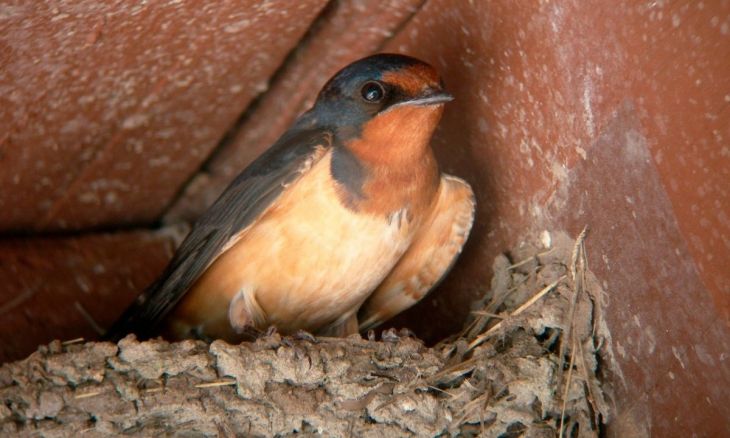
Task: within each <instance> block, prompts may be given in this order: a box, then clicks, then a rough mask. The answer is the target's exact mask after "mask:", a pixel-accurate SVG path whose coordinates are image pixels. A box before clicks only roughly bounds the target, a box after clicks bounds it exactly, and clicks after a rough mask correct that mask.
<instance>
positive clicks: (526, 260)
mask: <svg viewBox="0 0 730 438" xmlns="http://www.w3.org/2000/svg"><path fill="white" fill-rule="evenodd" d="M553 251H555V248H550V249H549V250H547V251H543V252H541V253H538V254H535V255H533V256H530V257H528V258H526V259H524V260H522V261H519V262H517V263H515V264H514V265H509V266H507V269H508V270H512V269H515V268H519V267H520V266H522V265H525V264H527V263H530V262H531V261H533V260H539V259H540V257H542V256H546V255H548V254H550V253H551V252H553Z"/></svg>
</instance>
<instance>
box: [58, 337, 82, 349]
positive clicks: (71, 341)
mask: <svg viewBox="0 0 730 438" xmlns="http://www.w3.org/2000/svg"><path fill="white" fill-rule="evenodd" d="M81 342H84V338H74V339H69V340H68V341H63V342H61V345H63V346H64V347H65V346H66V345H73V344H79V343H81Z"/></svg>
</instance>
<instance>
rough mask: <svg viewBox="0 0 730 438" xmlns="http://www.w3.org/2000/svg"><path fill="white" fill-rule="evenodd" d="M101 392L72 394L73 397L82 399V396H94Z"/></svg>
mask: <svg viewBox="0 0 730 438" xmlns="http://www.w3.org/2000/svg"><path fill="white" fill-rule="evenodd" d="M101 393H102V391H93V392H87V393H85V394H77V395H74V398H75V399H76V400H79V399H82V398H89V397H95V396H97V395H99V394H101Z"/></svg>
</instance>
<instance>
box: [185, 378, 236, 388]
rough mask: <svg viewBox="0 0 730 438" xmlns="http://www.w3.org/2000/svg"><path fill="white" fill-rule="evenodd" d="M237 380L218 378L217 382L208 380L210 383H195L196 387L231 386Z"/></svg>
mask: <svg viewBox="0 0 730 438" xmlns="http://www.w3.org/2000/svg"><path fill="white" fill-rule="evenodd" d="M235 384H236V380H235V379H224V380H218V381H215V382H208V383H199V384H197V385H195V387H196V388H215V387H216V386H230V385H235Z"/></svg>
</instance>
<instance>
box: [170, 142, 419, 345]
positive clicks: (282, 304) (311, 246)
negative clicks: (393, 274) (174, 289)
mask: <svg viewBox="0 0 730 438" xmlns="http://www.w3.org/2000/svg"><path fill="white" fill-rule="evenodd" d="M330 157H331V155H330V154H329V153H327V154H326V155H325V156H324V157H322V159H320V160H319V161H318V162H316V163H315V164H314V165H313V167H312V169H311V170H310V171H308V172H307V173H306V174H305V175H304V176H303V177H302V178H301V179H299V180H298V181H297V182H295V183H294V184H293V185H292V186H291V187H289V188H288V189H287V190H286V191H285V192H284V194H282V195H281V197H280V198H279V199H278V200H277V201H276V202H275V203H274V205H273V206H272V207H270V208H269V210H267V211H266V212H265V213H264V214H263V215H262V217H261V218H259V219H258V220H257V221H256V222H254V224H252V225H251V226H250V227H248V228H247V229H246V230H244V231H243V232H242V233H241V234H240V235H239V237H238V240H237V241H236V242H235V243H234V244H233V245H232V246H230V247H229V248H228V250H227V251H225V252H224V253H223V254H222V255H221V256H219V257H218V258H217V259H216V260H215V262H213V264H212V265H211V266H210V267H209V268H208V269H207V270H206V272H205V273H204V274H203V276H201V278H200V279H199V280H198V281H197V282H196V284H195V285H194V286H193V288H192V289H191V290H190V291H189V292H188V295H187V296H186V297H185V299H184V301H183V302H182V303H181V304H180V305H179V306H178V308H177V309H176V311H175V312H174V314H173V316H172V318H173V327H174V331H175V332H179V331H181V330H182V331H184V330H186V329H187V330H188V331H189V330H190V329H192V328H197V329H199V330H201V331H202V332H203V333H205V334H206V335H208V336H212V337H221V338H224V339H235V338H236V334H235V332H234V331H233V329H232V327H231V324H230V322H229V304H230V303H231V300H233V299H234V297H236V296H237V294H239V293H240V294H241V295H240V296H238V298H239V299H241V298H244V299H243V302H245V303H246V304H245V306H244V309H243V310H245V312H246V317H247V318H249V319H250V321H247V323H248V324H249V325H252V326H254V327H256V328H258V329H265V328H266V327H268V326H269V325H275V326H276V327H277V328H278V329H279V330H280V331H281V332H284V333H288V332H292V331H296V330H297V329H304V330H308V331H311V332H316V331H317V330H319V329H321V328H323V327H325V326H328V325H330V324H333V323H337V322H342V321H344V320H345V319H347V317H349V316H350V315H352V314H354V313H355V312H356V311H357V310H358V308H359V307H360V305H361V304H362V303H363V301H364V300H365V299H366V298H367V297H368V296H369V294H370V293H371V292H372V291H373V290H374V289H375V288H376V287H377V286H378V285H379V284H380V282H381V281H382V280H383V278H385V276H386V275H387V274H388V273H389V272H390V270H391V269H392V268H393V266H394V265H395V264H396V263H397V261H398V260H399V258H400V257H401V256H402V255H403V253H404V252H405V251H406V250H407V248H408V246H409V245H410V243H411V240H412V238H413V235H414V231H415V228H416V224H414V223H409V222H408V221H407V220H406V217H407V216H409V215H407V214H405V212H401V214H395V215H392V216H391V218H390V219H388V218H386V217H384V216H374V215H367V214H363V213H358V212H356V211H353V210H351V209H348V208H347V207H346V206H345V205H343V203H342V202H341V201H340V199H339V196H338V193H337V190H338V189H337V187H336V185H335V183H334V181H332V179H331V176H330V171H329V169H330ZM179 335H181V336H184V335H185V334H183V333H179Z"/></svg>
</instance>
